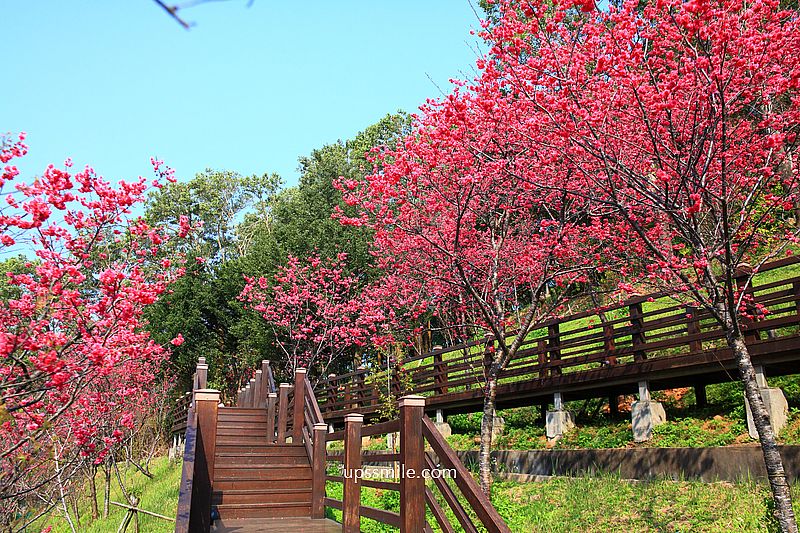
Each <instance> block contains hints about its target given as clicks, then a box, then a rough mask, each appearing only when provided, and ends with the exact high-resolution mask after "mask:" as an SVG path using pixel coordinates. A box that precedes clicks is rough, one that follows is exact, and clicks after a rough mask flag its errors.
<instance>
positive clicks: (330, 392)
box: [325, 374, 336, 409]
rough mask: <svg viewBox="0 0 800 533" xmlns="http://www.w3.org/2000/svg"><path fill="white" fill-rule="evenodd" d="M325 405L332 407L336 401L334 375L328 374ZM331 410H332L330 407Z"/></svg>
mask: <svg viewBox="0 0 800 533" xmlns="http://www.w3.org/2000/svg"><path fill="white" fill-rule="evenodd" d="M325 392H326V397H327V401H326V403H327V404H328V405H331V406H332V405H333V404H334V402H335V401H336V374H328V379H327V383H326V391H325ZM331 409H334V408H333V407H331Z"/></svg>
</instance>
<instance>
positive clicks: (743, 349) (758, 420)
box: [727, 332, 797, 533]
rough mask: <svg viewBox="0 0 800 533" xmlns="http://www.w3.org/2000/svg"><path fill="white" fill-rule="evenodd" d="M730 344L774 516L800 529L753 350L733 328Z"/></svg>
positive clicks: (785, 526)
mask: <svg viewBox="0 0 800 533" xmlns="http://www.w3.org/2000/svg"><path fill="white" fill-rule="evenodd" d="M727 337H728V338H727V340H728V345H729V346H730V347H731V349H732V350H733V355H734V357H735V358H736V363H737V364H738V366H739V375H740V377H741V380H742V383H743V384H744V394H745V398H746V399H747V403H748V405H749V406H750V412H751V413H752V414H753V423H754V425H755V427H756V431H757V432H758V440H759V442H760V443H761V452H762V453H763V454H764V465H765V466H766V468H767V476H768V477H769V484H770V488H771V489H772V498H773V500H774V502H775V510H774V515H775V519H776V520H777V521H778V523H779V524H780V526H781V531H783V532H784V533H797V521H796V520H795V516H794V510H793V509H792V495H791V492H790V490H789V483H788V482H787V481H786V473H785V472H784V469H783V461H782V460H781V455H780V453H779V452H778V442H777V439H776V437H775V431H774V430H773V429H772V425H771V424H770V420H769V413H768V412H767V408H766V406H765V405H764V399H763V398H762V397H761V391H759V390H758V384H757V383H756V372H755V369H754V368H753V362H752V361H751V360H750V352H749V351H748V350H747V345H746V344H745V342H744V337H742V335H741V334H736V333H733V332H730V333H728V335H727Z"/></svg>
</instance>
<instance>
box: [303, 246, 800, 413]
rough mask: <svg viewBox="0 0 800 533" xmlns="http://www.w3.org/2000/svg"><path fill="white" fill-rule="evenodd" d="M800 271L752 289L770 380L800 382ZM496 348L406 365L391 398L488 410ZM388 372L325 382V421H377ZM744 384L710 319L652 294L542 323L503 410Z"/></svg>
mask: <svg viewBox="0 0 800 533" xmlns="http://www.w3.org/2000/svg"><path fill="white" fill-rule="evenodd" d="M798 263H800V258H798V257H796V256H792V257H789V258H786V259H781V260H778V261H774V262H773V263H770V264H768V265H764V266H763V267H762V268H761V270H760V271H759V272H760V273H764V272H767V271H773V272H772V274H771V279H776V278H777V280H776V281H768V282H766V283H759V282H758V281H755V282H754V284H753V285H748V286H747V288H746V291H747V293H749V295H750V297H751V298H752V299H751V300H750V301H748V302H747V304H746V305H747V307H748V308H752V310H751V312H752V313H753V314H754V315H755V314H756V313H755V309H756V306H760V307H761V308H762V309H764V310H766V313H765V314H764V315H762V316H759V317H758V318H757V319H756V320H749V319H748V320H745V323H744V331H745V341H746V342H747V345H748V348H749V349H750V355H751V358H752V361H753V363H754V364H755V365H757V366H761V367H762V368H763V370H764V372H765V374H766V375H768V376H780V375H786V374H797V373H800V276H797V275H796V272H797V269H796V265H797V264H798ZM739 285H740V286H745V282H744V281H742V280H739ZM684 300H686V299H685V298H684ZM493 344H494V342H493V340H492V339H491V338H490V337H487V338H486V339H482V340H476V341H472V342H468V343H464V344H458V345H454V346H450V347H446V348H439V347H434V349H433V350H432V351H428V352H426V353H422V354H419V355H412V356H410V357H406V358H405V359H404V360H403V370H404V372H405V374H406V375H405V376H404V378H403V379H401V378H400V376H399V375H398V373H397V371H396V369H395V372H393V375H392V376H391V387H392V391H393V392H394V393H395V394H396V395H398V396H399V395H402V394H408V393H413V394H420V395H423V396H426V397H427V403H426V407H427V409H428V411H429V412H432V411H433V410H437V409H439V410H442V411H443V414H445V415H448V414H455V413H462V412H476V411H479V410H480V409H481V407H482V405H483V384H484V375H485V371H484V368H483V364H484V352H485V351H486V350H488V349H491V348H492V345H493ZM380 370H381V369H380V368H366V367H359V368H358V369H357V370H355V371H353V372H349V373H347V374H342V375H338V376H335V375H331V376H329V377H327V378H323V379H322V380H321V381H320V383H319V385H318V386H317V390H318V393H317V396H318V399H319V406H320V409H321V411H322V413H323V416H324V417H325V421H326V422H329V423H334V424H335V425H337V426H341V424H342V423H343V421H344V417H345V416H346V415H347V414H348V413H360V414H363V415H364V416H365V418H366V419H374V418H377V417H378V416H379V415H380V413H381V412H382V411H381V409H382V405H383V402H384V396H385V389H386V378H385V377H381V379H372V376H371V374H373V373H377V372H379V371H380ZM384 375H385V374H384ZM737 378H738V369H737V365H736V361H735V360H734V358H733V354H732V352H731V350H730V349H729V348H728V347H727V345H726V342H725V333H724V331H722V329H721V327H720V326H719V324H718V323H717V322H716V321H715V320H714V319H713V318H712V317H711V316H710V315H709V314H708V313H707V312H706V311H703V310H700V309H698V308H695V307H692V306H691V305H690V304H689V303H687V301H681V299H680V298H677V297H673V298H670V295H665V294H652V295H644V296H638V297H636V298H634V299H631V300H628V301H626V302H624V303H621V304H618V305H615V306H611V307H608V308H606V309H604V311H603V313H602V316H601V315H600V314H598V313H597V312H596V311H587V312H582V313H577V314H575V315H571V316H567V317H564V318H558V319H552V320H548V321H546V322H543V323H541V324H539V325H538V326H537V327H536V328H534V330H533V332H532V334H531V335H529V339H528V340H526V341H525V342H524V343H523V346H522V348H521V349H520V351H519V352H517V356H516V357H515V358H514V360H512V361H511V363H510V364H509V365H508V368H507V369H506V370H505V371H504V372H503V373H502V375H501V377H500V379H499V383H498V387H497V407H498V408H501V409H504V408H510V407H520V406H530V405H545V406H546V405H547V404H549V403H552V402H553V395H554V394H555V393H559V394H560V395H561V397H562V399H563V400H564V401H569V400H582V399H586V398H608V397H615V396H618V395H623V394H635V393H636V392H637V391H638V385H639V383H640V382H642V381H646V382H648V384H649V385H648V386H649V389H650V390H664V389H672V388H677V387H695V388H696V389H700V390H699V392H698V397H701V396H703V395H704V390H705V389H704V387H705V385H708V384H712V383H719V382H724V381H735V380H736V379H737ZM382 392H383V394H382Z"/></svg>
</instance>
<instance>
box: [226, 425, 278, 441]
mask: <svg viewBox="0 0 800 533" xmlns="http://www.w3.org/2000/svg"><path fill="white" fill-rule="evenodd" d="M236 435H241V436H243V437H264V438H265V439H266V438H267V427H266V426H264V427H263V428H260V427H253V426H248V427H244V428H228V427H224V426H223V427H220V426H217V437H219V436H224V437H235V436H236Z"/></svg>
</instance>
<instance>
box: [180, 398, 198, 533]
mask: <svg viewBox="0 0 800 533" xmlns="http://www.w3.org/2000/svg"><path fill="white" fill-rule="evenodd" d="M196 452H197V414H196V413H195V411H194V409H189V416H188V418H187V424H186V442H185V445H184V449H183V468H182V470H181V487H180V492H179V493H178V512H177V515H176V519H175V533H189V532H190V531H195V529H193V527H192V526H194V527H198V525H199V527H202V524H198V519H199V517H198V516H195V517H194V519H195V520H194V522H193V521H192V518H193V517H192V494H193V489H194V460H195V454H196ZM195 514H196V511H195Z"/></svg>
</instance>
